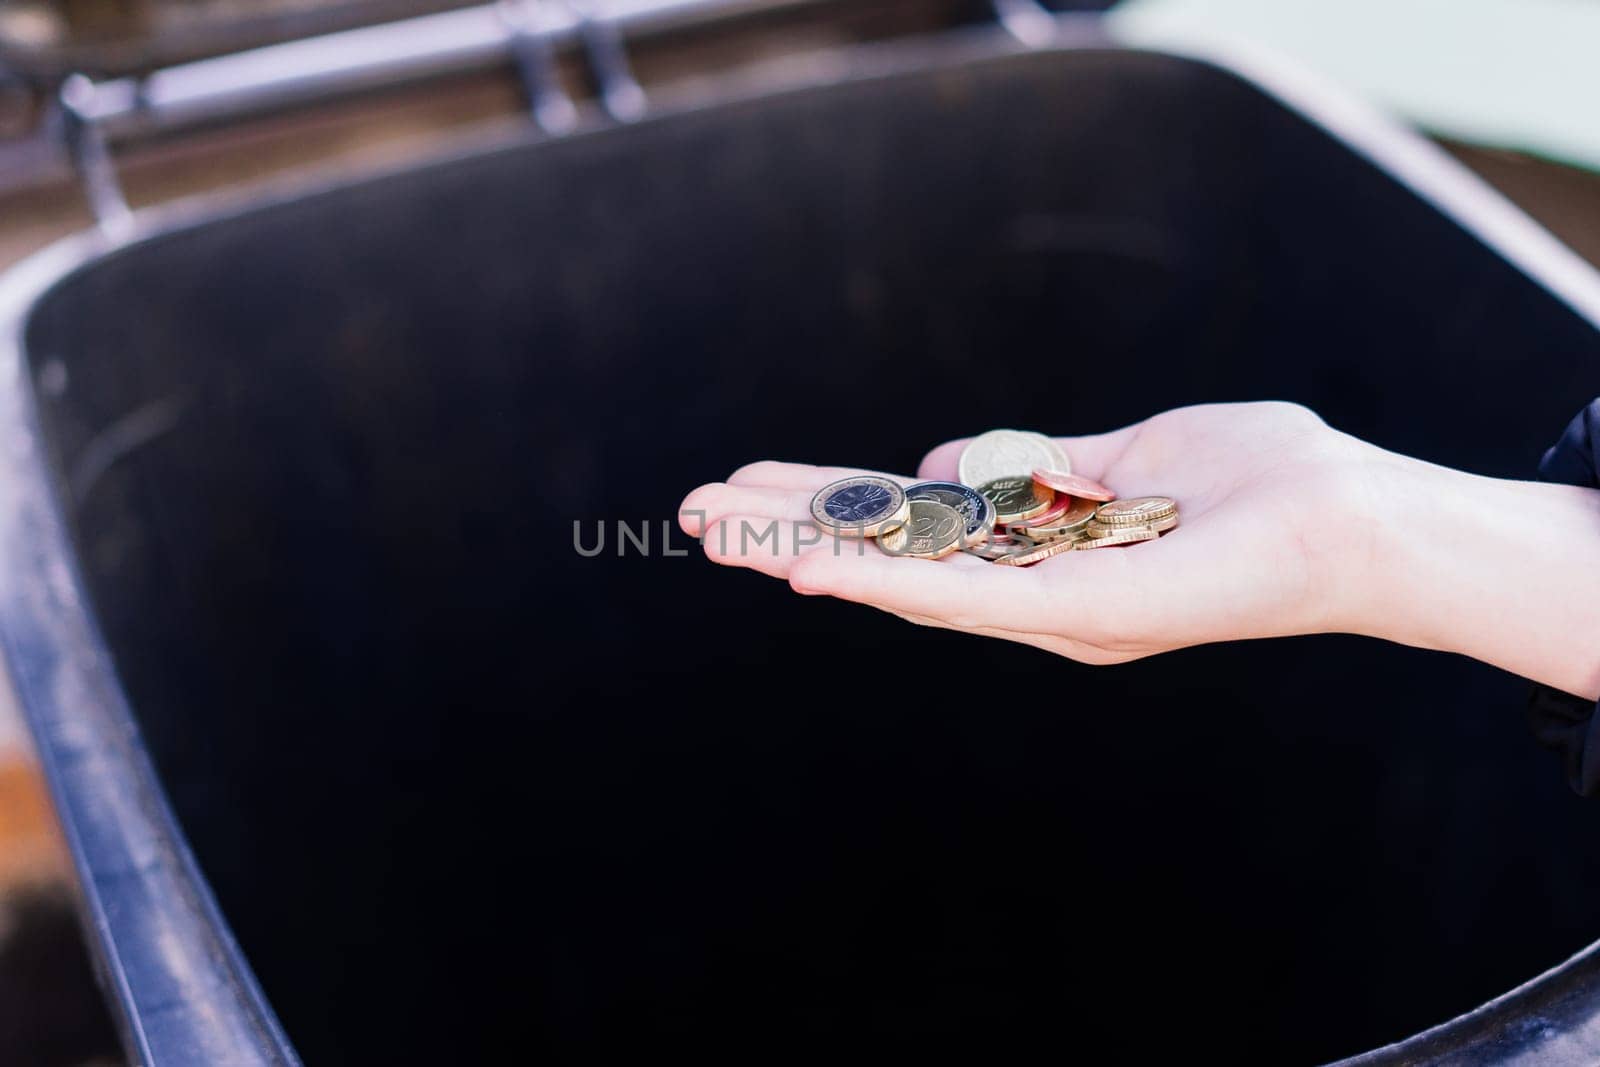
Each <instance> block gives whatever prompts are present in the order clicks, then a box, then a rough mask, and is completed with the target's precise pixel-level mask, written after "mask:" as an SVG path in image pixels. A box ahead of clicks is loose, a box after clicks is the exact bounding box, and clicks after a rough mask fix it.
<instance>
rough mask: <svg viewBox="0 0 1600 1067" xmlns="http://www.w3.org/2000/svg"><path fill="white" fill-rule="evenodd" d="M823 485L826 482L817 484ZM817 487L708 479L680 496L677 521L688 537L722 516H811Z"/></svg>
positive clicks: (699, 533)
mask: <svg viewBox="0 0 1600 1067" xmlns="http://www.w3.org/2000/svg"><path fill="white" fill-rule="evenodd" d="M821 484H822V485H825V484H827V483H825V482H824V483H821ZM817 488H821V485H819V486H817V487H816V488H804V487H802V488H796V489H770V488H767V487H765V486H739V485H729V484H727V483H725V482H712V483H711V484H710V485H702V486H701V487H700V488H698V489H696V490H695V491H694V492H692V493H690V494H689V495H688V496H686V497H684V498H683V503H682V504H681V505H679V506H678V524H679V525H680V526H682V527H683V532H684V533H686V534H688V535H689V536H691V537H701V536H703V535H704V532H705V530H706V529H707V528H709V527H710V525H711V523H712V522H713V521H715V520H716V519H718V518H720V517H722V516H724V515H745V516H753V517H760V518H763V519H766V520H772V519H778V520H781V521H784V522H788V523H795V522H802V521H804V520H806V519H808V518H810V517H811V498H812V496H814V495H815V494H816V491H817Z"/></svg>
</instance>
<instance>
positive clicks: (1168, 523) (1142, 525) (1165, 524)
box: [1084, 515, 1178, 537]
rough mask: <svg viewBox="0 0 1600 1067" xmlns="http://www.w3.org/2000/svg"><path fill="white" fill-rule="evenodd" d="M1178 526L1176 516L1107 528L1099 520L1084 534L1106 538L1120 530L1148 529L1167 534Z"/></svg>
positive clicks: (1086, 528) (1086, 529)
mask: <svg viewBox="0 0 1600 1067" xmlns="http://www.w3.org/2000/svg"><path fill="white" fill-rule="evenodd" d="M1177 526H1178V516H1176V515H1168V516H1167V517H1166V518H1164V519H1157V520H1156V521H1155V522H1139V523H1133V524H1128V523H1123V524H1122V525H1120V526H1107V525H1106V524H1105V523H1103V522H1100V521H1099V520H1098V519H1097V520H1095V521H1093V522H1091V523H1089V524H1088V525H1087V526H1085V527H1084V533H1086V534H1087V535H1088V536H1090V537H1105V536H1106V535H1108V534H1114V533H1116V532H1117V531H1119V530H1139V529H1148V530H1154V531H1155V532H1156V533H1166V532H1167V531H1168V530H1172V529H1176V528H1177Z"/></svg>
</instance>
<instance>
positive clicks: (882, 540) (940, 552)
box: [878, 500, 967, 559]
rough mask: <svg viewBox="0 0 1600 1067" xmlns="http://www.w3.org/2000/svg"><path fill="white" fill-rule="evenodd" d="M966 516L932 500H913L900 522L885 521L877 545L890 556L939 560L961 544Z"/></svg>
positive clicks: (964, 533) (964, 538)
mask: <svg viewBox="0 0 1600 1067" xmlns="http://www.w3.org/2000/svg"><path fill="white" fill-rule="evenodd" d="M966 531H967V520H966V517H965V516H963V515H962V514H961V512H959V511H957V510H956V509H955V508H952V507H948V506H946V505H944V504H941V503H939V502H938V501H935V500H913V501H911V508H910V512H909V514H908V515H907V517H906V519H905V521H903V522H890V523H886V524H885V525H884V527H883V529H882V530H881V531H880V532H879V534H878V547H879V548H881V549H883V550H884V551H885V552H887V553H889V555H891V556H914V557H916V558H917V559H942V558H944V557H945V556H948V555H949V554H950V553H952V552H955V551H956V550H958V549H960V548H961V546H962V545H963V544H964V543H965V540H966Z"/></svg>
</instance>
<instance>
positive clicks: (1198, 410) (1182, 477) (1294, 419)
mask: <svg viewBox="0 0 1600 1067" xmlns="http://www.w3.org/2000/svg"><path fill="white" fill-rule="evenodd" d="M1058 440H1059V441H1060V443H1061V445H1062V447H1063V448H1065V449H1066V451H1067V454H1068V455H1069V456H1070V457H1071V459H1072V466H1073V470H1074V472H1076V473H1079V474H1083V475H1086V476H1087V477H1090V478H1093V479H1095V480H1096V481H1099V482H1103V483H1104V484H1106V485H1107V486H1109V487H1110V488H1111V489H1113V490H1115V491H1116V492H1117V493H1118V494H1119V495H1121V496H1124V497H1132V496H1142V495H1147V494H1159V495H1164V496H1170V497H1173V498H1174V499H1176V500H1177V502H1178V506H1179V511H1180V517H1181V525H1180V527H1179V528H1178V529H1177V530H1175V531H1173V532H1172V533H1170V534H1168V535H1166V536H1164V537H1162V538H1161V539H1160V540H1157V541H1150V542H1145V543H1143V544H1136V545H1132V546H1129V547H1126V548H1116V549H1104V550H1101V551H1096V552H1069V553H1065V554H1063V555H1060V556H1056V557H1053V558H1051V559H1047V560H1045V561H1043V562H1042V563H1039V564H1037V565H1035V566H1033V567H1029V568H1014V567H997V566H994V565H992V564H990V563H986V562H984V561H982V560H979V559H977V558H975V557H972V556H969V555H966V554H957V555H956V556H953V557H950V558H948V559H945V560H939V561H931V560H922V559H911V558H899V557H893V556H890V555H887V554H885V553H883V552H880V551H878V550H877V549H876V548H875V547H873V546H871V545H860V544H857V543H854V542H851V541H839V542H836V541H835V540H834V539H832V538H831V537H823V538H822V539H821V540H820V542H818V541H816V540H815V539H816V538H817V536H818V534H817V531H816V529H815V528H814V527H810V526H809V523H808V521H807V520H808V517H809V506H810V501H811V497H812V495H813V494H814V493H815V492H816V491H817V490H818V489H819V488H821V487H822V486H824V485H826V484H827V483H829V482H832V481H835V480H837V479H839V478H843V477H847V476H849V475H851V474H857V473H862V472H860V471H855V470H849V469H844V468H838V467H815V466H809V465H804V464H795V463H779V462H773V461H763V462H758V463H752V464H750V465H748V466H745V467H741V468H740V469H739V470H737V471H735V472H734V473H733V474H732V475H731V476H730V477H729V478H728V480H727V482H725V483H724V482H717V483H712V484H710V485H704V486H701V487H700V488H698V489H696V490H695V491H694V492H692V493H690V494H689V496H688V497H687V498H686V499H685V500H684V502H683V505H682V508H681V509H680V522H681V523H682V525H683V527H684V529H685V531H686V532H688V533H689V534H690V535H692V536H696V537H702V538H703V542H704V547H705V550H706V554H707V555H708V556H709V557H710V558H711V559H713V560H715V561H716V562H718V563H723V564H728V565H732V566H742V567H749V568H751V569H753V570H758V571H761V572H762V573H765V574H769V575H772V576H774V577H778V578H784V579H787V580H788V581H789V583H790V584H791V585H792V586H793V587H794V589H795V590H796V591H798V592H800V593H805V594H813V595H814V594H825V595H829V596H835V597H840V598H842V599H845V600H853V601H857V602H859V603H862V604H870V605H872V606H873V607H877V608H881V609H883V610H885V611H889V612H892V613H894V614H896V615H899V616H901V617H903V618H906V619H908V620H911V621H913V622H917V623H921V624H925V625H932V626H940V627H946V628H951V629H958V630H965V631H967V632H969V633H975V634H984V635H988V636H992V637H1000V638H1005V639H1008V640H1013V641H1020V642H1024V643H1026V644H1031V645H1036V646H1038V647H1040V648H1044V649H1048V650H1050V651H1052V652H1057V653H1060V654H1062V655H1065V656H1070V657H1072V658H1073V659H1076V660H1081V661H1084V662H1090V663H1114V662H1120V661H1124V660H1129V659H1136V658H1138V657H1140V656H1146V655H1150V654H1152V653H1155V652H1161V651H1166V650H1168V649H1173V648H1181V647H1184V646H1187V645H1195V644H1202V643H1205V642H1210V641H1222V640H1232V639H1238V638H1247V637H1268V636H1279V635H1286V634H1296V633H1314V632H1323V631H1328V630H1340V629H1344V628H1345V626H1344V623H1343V612H1344V610H1345V607H1346V603H1347V601H1348V599H1349V598H1348V595H1347V592H1348V585H1349V583H1350V582H1351V581H1352V580H1355V579H1356V578H1357V577H1358V576H1357V575H1355V574H1353V573H1352V571H1353V570H1357V569H1359V564H1360V561H1361V560H1362V559H1363V558H1364V557H1365V556H1366V554H1367V552H1368V549H1367V546H1366V545H1364V544H1363V541H1362V536H1363V535H1362V532H1361V528H1360V526H1359V525H1358V524H1352V523H1348V522H1342V521H1339V517H1340V516H1345V515H1351V514H1361V513H1362V511H1363V508H1362V503H1361V501H1360V500H1359V499H1358V498H1359V497H1360V496H1361V495H1362V494H1363V493H1364V491H1365V490H1364V484H1365V480H1366V477H1365V474H1364V472H1366V471H1369V470H1370V468H1371V465H1372V464H1373V463H1374V462H1381V458H1380V457H1382V456H1383V455H1384V453H1382V452H1381V451H1379V450H1378V449H1375V448H1372V447H1371V446H1369V445H1365V444H1363V443H1362V442H1360V441H1358V440H1356V439H1354V438H1351V437H1348V436H1346V435H1344V434H1340V433H1337V432H1336V431H1333V430H1331V429H1329V428H1328V427H1327V426H1326V425H1325V424H1324V423H1323V422H1322V420H1321V419H1319V418H1318V417H1317V416H1316V415H1314V414H1313V413H1311V412H1309V411H1307V410H1306V409H1304V408H1301V407H1298V406H1296V405H1292V404H1282V403H1256V404H1216V405H1206V406H1201V407H1190V408H1179V409H1176V410H1173V411H1168V412H1164V413H1162V414H1160V415H1156V416H1154V417H1152V418H1150V419H1147V420H1145V421H1144V422H1141V423H1137V424H1135V425H1133V426H1129V427H1125V428H1123V429H1121V430H1116V431H1113V432H1111V433H1105V434H1097V435H1093V436H1086V437H1064V438H1058ZM964 446H965V441H951V442H949V443H948V444H944V445H941V446H939V447H938V448H936V449H934V450H933V451H932V452H930V453H929V454H928V455H927V457H926V458H924V459H923V461H922V465H921V468H920V469H919V470H918V472H917V474H918V477H919V478H921V479H942V480H954V479H955V478H956V460H957V458H958V457H959V456H960V454H961V449H962V448H963V447H964ZM890 477H894V478H896V480H898V481H900V482H901V483H902V484H908V483H909V482H910V481H911V479H908V478H905V477H903V476H899V475H890ZM775 523H776V524H777V531H778V532H777V536H776V537H772V536H766V537H764V538H761V539H759V540H758V539H757V537H753V536H751V534H752V533H754V534H756V535H757V536H759V535H761V534H769V533H770V532H771V531H772V529H773V527H774V524H775Z"/></svg>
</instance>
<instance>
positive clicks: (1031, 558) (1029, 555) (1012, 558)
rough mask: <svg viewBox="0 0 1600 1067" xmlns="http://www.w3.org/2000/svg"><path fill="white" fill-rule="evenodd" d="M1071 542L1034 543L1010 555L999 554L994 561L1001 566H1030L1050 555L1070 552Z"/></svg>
mask: <svg viewBox="0 0 1600 1067" xmlns="http://www.w3.org/2000/svg"><path fill="white" fill-rule="evenodd" d="M1073 544H1074V543H1073V542H1072V541H1066V540H1061V541H1046V542H1045V543H1044V544H1042V545H1034V546H1033V547H1032V548H1026V549H1023V550H1022V551H1021V552H1013V553H1011V554H1010V555H1006V556H1001V557H1000V558H999V559H997V560H995V562H996V563H998V564H999V565H1000V566H1002V567H1031V566H1033V565H1034V564H1035V563H1038V562H1039V561H1040V560H1045V559H1049V558H1050V557H1051V556H1059V555H1061V553H1063V552H1071V551H1072V549H1073Z"/></svg>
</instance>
